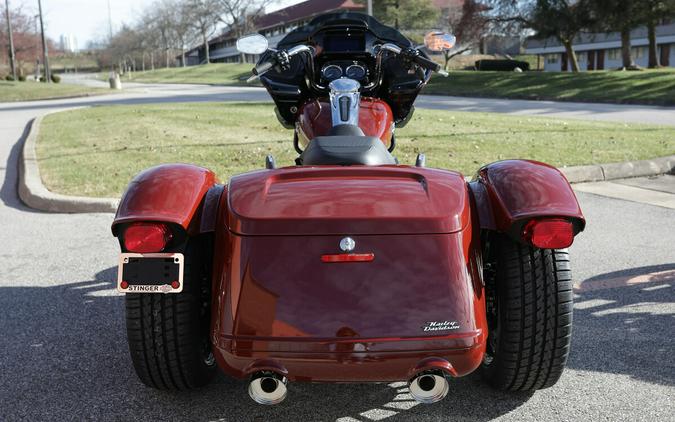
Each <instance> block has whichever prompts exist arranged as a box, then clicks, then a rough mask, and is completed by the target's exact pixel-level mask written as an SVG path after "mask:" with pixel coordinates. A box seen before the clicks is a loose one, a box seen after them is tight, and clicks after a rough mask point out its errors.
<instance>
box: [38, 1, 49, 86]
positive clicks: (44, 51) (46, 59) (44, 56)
mask: <svg viewBox="0 0 675 422" xmlns="http://www.w3.org/2000/svg"><path fill="white" fill-rule="evenodd" d="M38 11H39V12H40V31H41V32H42V66H43V67H44V69H45V82H47V83H50V82H51V81H52V74H51V72H50V71H49V52H48V51H47V42H46V41H45V25H44V21H43V19H42V0H38Z"/></svg>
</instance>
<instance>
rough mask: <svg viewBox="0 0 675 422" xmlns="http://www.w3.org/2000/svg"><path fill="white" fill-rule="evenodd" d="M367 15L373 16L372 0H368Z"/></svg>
mask: <svg viewBox="0 0 675 422" xmlns="http://www.w3.org/2000/svg"><path fill="white" fill-rule="evenodd" d="M368 16H373V0H368Z"/></svg>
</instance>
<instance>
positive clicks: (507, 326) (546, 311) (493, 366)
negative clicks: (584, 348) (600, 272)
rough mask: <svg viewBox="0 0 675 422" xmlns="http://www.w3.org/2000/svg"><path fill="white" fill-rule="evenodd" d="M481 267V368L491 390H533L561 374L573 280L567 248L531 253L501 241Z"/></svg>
mask: <svg viewBox="0 0 675 422" xmlns="http://www.w3.org/2000/svg"><path fill="white" fill-rule="evenodd" d="M491 248H492V252H490V253H489V254H488V255H489V257H488V259H489V261H488V262H489V263H488V264H487V265H486V272H485V275H486V277H485V279H486V299H487V315H488V327H489V335H488V346H487V351H486V354H485V358H484V360H483V365H482V366H481V372H482V374H483V377H484V378H485V379H486V380H487V381H488V383H489V384H490V385H492V386H493V387H494V388H497V389H500V390H508V391H532V390H538V389H542V388H547V387H550V386H552V385H553V384H555V383H556V382H557V381H558V379H559V378H560V376H561V375H562V372H563V369H564V368H565V365H566V363H567V357H568V355H569V351H570V342H571V334H572V277H571V271H570V262H569V256H568V252H567V250H566V249H564V250H555V249H553V250H551V249H536V248H533V247H529V246H525V245H522V244H520V243H517V242H515V241H513V240H511V239H509V238H506V237H498V238H496V239H494V241H493V242H491Z"/></svg>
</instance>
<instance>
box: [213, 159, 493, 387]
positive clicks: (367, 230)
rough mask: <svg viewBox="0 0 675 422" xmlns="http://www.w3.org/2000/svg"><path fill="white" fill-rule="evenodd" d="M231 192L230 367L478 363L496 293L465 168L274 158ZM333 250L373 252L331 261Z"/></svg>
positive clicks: (343, 372)
mask: <svg viewBox="0 0 675 422" xmlns="http://www.w3.org/2000/svg"><path fill="white" fill-rule="evenodd" d="M221 201H222V204H221V209H224V210H225V212H223V213H222V215H221V216H220V222H219V224H220V227H223V230H219V231H218V232H217V238H216V250H215V253H216V256H219V257H221V258H220V259H217V260H216V261H217V262H216V264H215V267H214V268H215V272H216V274H217V276H216V279H215V280H214V281H215V286H216V288H215V289H214V293H216V294H215V297H214V303H213V305H214V306H213V307H214V310H213V321H214V323H213V327H212V340H213V344H214V345H215V350H216V355H217V359H218V362H219V364H220V366H221V368H223V369H224V370H225V371H226V372H228V373H229V374H230V375H233V376H237V377H244V376H246V375H248V374H250V373H251V372H252V371H254V370H260V369H261V365H262V366H265V365H272V366H271V368H272V370H276V371H278V372H284V373H285V374H286V375H287V376H288V377H289V379H291V380H294V379H295V380H306V381H307V380H313V381H335V382H341V381H391V380H404V379H408V377H409V376H410V371H411V370H412V368H414V367H415V365H417V364H418V363H419V362H420V361H421V360H422V359H425V358H432V357H435V358H441V359H446V360H447V361H448V362H449V363H450V365H451V368H452V371H451V373H452V375H455V376H460V375H464V374H467V373H469V372H472V371H473V370H474V369H475V368H477V367H478V366H479V365H480V362H481V359H482V355H483V353H484V349H485V340H486V338H487V326H486V322H485V311H484V309H485V308H484V307H485V303H484V297H483V286H482V282H481V279H480V274H479V271H478V265H477V259H478V250H479V248H477V243H478V242H477V241H476V240H477V237H476V236H475V233H474V224H472V219H471V212H470V199H469V193H468V190H467V185H466V183H465V181H464V179H463V178H462V176H461V175H460V174H458V173H453V172H448V171H441V170H432V169H422V168H416V167H403V166H396V167H394V166H391V167H386V166H384V167H377V168H372V167H370V168H368V167H328V166H326V167H316V168H288V169H278V170H268V171H261V172H254V173H248V174H244V175H240V176H237V177H234V178H233V179H232V180H231V182H230V184H229V187H228V194H227V195H226V196H225V195H224V196H223V198H222V200H221ZM346 237H350V238H351V240H352V242H353V243H352V244H351V245H349V246H351V247H352V249H351V250H348V251H345V248H344V243H343V242H342V241H343V240H344V239H345V238H346ZM341 244H342V246H341ZM336 255H337V256H344V255H352V256H361V257H363V256H365V257H368V259H366V260H356V261H352V262H331V261H330V260H325V259H324V257H326V256H336ZM370 258H372V259H370ZM270 362H273V363H270ZM274 368H283V369H274ZM267 369H270V368H267Z"/></svg>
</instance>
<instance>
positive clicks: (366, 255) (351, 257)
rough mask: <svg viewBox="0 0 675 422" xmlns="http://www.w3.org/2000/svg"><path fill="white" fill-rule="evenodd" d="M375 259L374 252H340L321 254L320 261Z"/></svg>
mask: <svg viewBox="0 0 675 422" xmlns="http://www.w3.org/2000/svg"><path fill="white" fill-rule="evenodd" d="M374 259H375V254H374V253H341V254H334V255H321V261H322V262H328V263H330V262H370V261H372V260H374Z"/></svg>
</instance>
